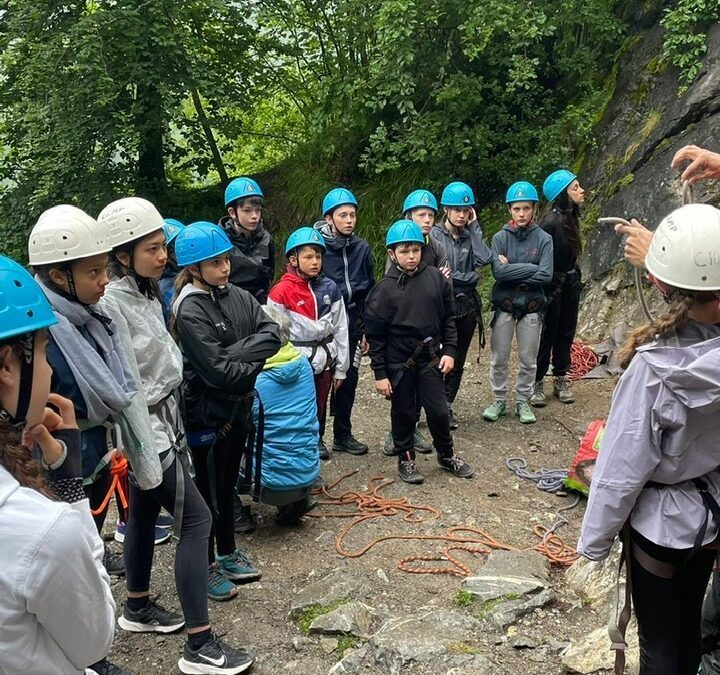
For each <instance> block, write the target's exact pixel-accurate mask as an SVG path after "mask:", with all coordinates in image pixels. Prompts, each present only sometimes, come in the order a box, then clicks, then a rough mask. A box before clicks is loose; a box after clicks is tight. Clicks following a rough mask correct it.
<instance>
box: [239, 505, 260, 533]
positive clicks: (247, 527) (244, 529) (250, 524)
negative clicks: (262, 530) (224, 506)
mask: <svg viewBox="0 0 720 675" xmlns="http://www.w3.org/2000/svg"><path fill="white" fill-rule="evenodd" d="M255 529H256V525H255V519H254V518H253V515H252V511H251V510H250V505H249V504H242V505H241V506H240V508H237V506H236V507H235V533H236V534H249V533H250V532H255Z"/></svg>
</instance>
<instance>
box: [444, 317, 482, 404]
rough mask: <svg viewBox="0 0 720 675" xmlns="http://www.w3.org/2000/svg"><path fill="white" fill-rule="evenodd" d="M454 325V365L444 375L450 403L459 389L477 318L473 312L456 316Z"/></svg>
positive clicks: (453, 400)
mask: <svg viewBox="0 0 720 675" xmlns="http://www.w3.org/2000/svg"><path fill="white" fill-rule="evenodd" d="M455 327H456V328H457V341H458V343H457V355H456V356H455V367H454V368H453V369H452V370H451V371H450V372H449V373H448V374H447V375H445V396H446V397H447V402H448V403H450V404H452V403H454V402H455V398H456V397H457V393H458V390H459V389H460V383H461V382H462V376H463V371H464V370H465V361H466V359H467V353H468V350H469V349H470V343H471V342H472V339H473V335H475V331H476V330H477V329H478V323H477V318H476V317H475V315H474V314H467V315H466V316H461V317H458V318H456V319H455Z"/></svg>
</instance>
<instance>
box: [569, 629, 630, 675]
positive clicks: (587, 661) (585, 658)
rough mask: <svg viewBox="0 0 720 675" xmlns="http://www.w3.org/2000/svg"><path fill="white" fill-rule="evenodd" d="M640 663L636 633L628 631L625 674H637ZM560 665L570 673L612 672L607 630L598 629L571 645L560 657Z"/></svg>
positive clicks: (612, 661)
mask: <svg viewBox="0 0 720 675" xmlns="http://www.w3.org/2000/svg"><path fill="white" fill-rule="evenodd" d="M639 663H640V652H639V648H638V641H637V632H634V634H632V635H631V634H630V631H628V650H627V652H626V654H625V668H626V670H625V672H626V673H631V674H633V673H637V672H638V669H639V665H638V664H639ZM562 664H563V666H564V667H565V669H566V670H567V671H568V672H570V673H584V674H589V673H594V672H596V671H598V670H612V668H613V665H614V664H615V652H614V651H612V650H611V649H610V640H609V639H608V633H607V629H606V628H605V627H603V628H598V629H597V630H594V631H593V632H592V633H590V634H589V635H588V636H586V637H585V638H584V639H583V640H580V641H579V642H575V643H572V644H571V645H570V646H569V647H568V648H567V651H566V652H565V653H564V654H563V655H562Z"/></svg>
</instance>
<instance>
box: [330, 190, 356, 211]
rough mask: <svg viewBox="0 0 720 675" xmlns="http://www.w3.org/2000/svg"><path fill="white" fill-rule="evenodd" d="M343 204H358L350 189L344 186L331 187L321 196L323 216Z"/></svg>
mask: <svg viewBox="0 0 720 675" xmlns="http://www.w3.org/2000/svg"><path fill="white" fill-rule="evenodd" d="M343 204H352V205H353V206H354V207H355V208H357V206H358V203H357V199H355V195H354V194H353V193H352V192H350V190H348V189H346V188H333V189H332V190H330V192H328V193H327V194H326V195H325V197H324V198H323V203H322V212H323V216H326V215H328V213H330V212H331V211H333V210H335V209H336V208H337V207H338V206H342V205H343Z"/></svg>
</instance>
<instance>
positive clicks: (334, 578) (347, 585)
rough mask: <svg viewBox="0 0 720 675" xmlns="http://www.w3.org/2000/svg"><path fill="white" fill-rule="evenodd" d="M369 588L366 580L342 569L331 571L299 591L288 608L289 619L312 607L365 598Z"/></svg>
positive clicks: (355, 573)
mask: <svg viewBox="0 0 720 675" xmlns="http://www.w3.org/2000/svg"><path fill="white" fill-rule="evenodd" d="M369 592H370V588H369V586H368V584H367V581H366V579H365V578H364V577H363V576H361V575H359V574H357V572H356V571H355V572H352V571H350V570H348V569H346V568H344V567H340V568H338V569H335V570H333V571H332V572H331V573H330V574H328V575H327V576H326V577H324V578H322V579H320V580H318V581H314V582H313V583H311V584H310V585H309V586H306V587H305V588H303V590H301V591H300V592H299V593H298V594H297V595H296V596H295V598H294V599H293V601H292V604H291V606H290V618H293V619H295V618H297V617H298V616H299V615H300V614H301V613H302V611H303V610H304V609H307V608H308V607H312V606H313V605H321V606H325V605H330V604H332V603H333V602H337V601H338V600H345V599H349V598H353V599H354V598H360V597H365V596H366V595H367V594H369Z"/></svg>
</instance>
